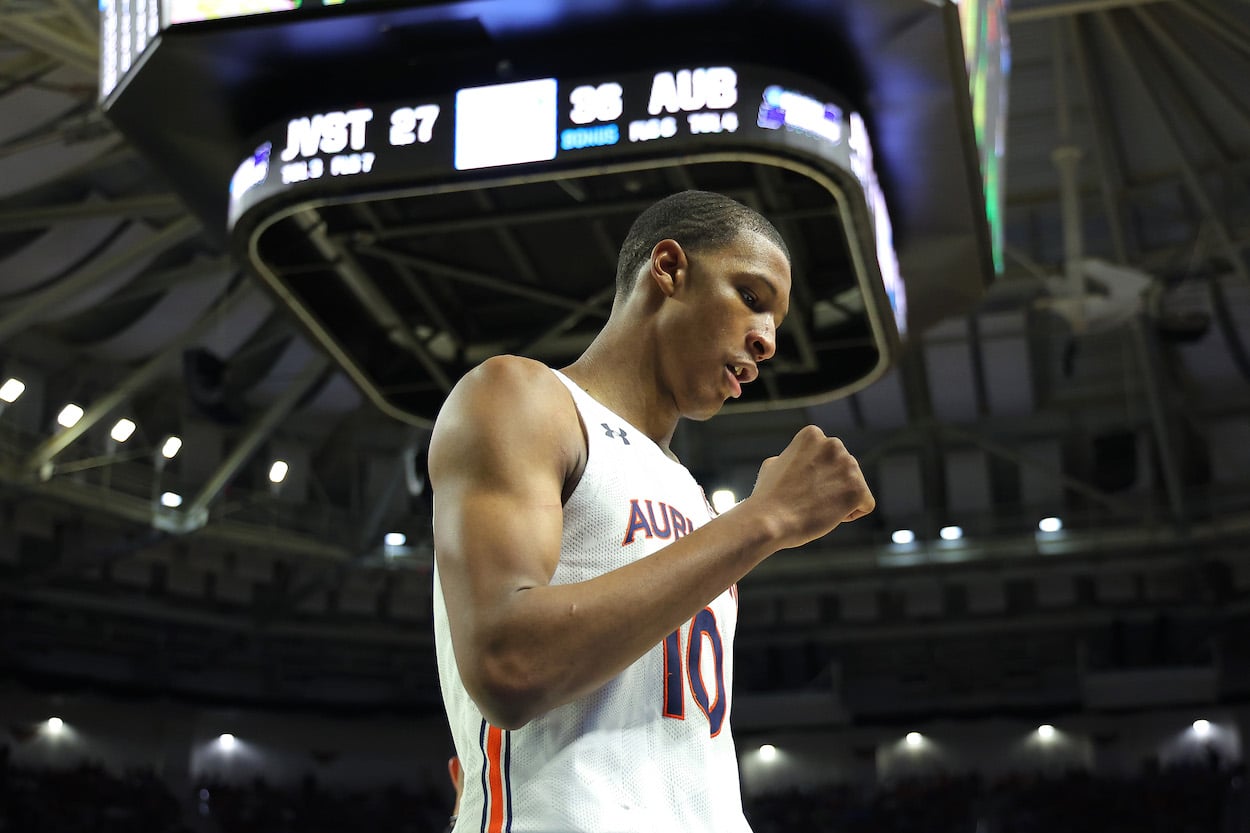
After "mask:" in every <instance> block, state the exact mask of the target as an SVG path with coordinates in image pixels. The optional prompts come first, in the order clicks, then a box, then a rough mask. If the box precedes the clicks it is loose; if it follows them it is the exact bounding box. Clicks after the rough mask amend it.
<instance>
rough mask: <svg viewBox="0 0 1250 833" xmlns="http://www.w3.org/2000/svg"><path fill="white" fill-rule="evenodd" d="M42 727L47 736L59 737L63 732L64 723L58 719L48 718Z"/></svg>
mask: <svg viewBox="0 0 1250 833" xmlns="http://www.w3.org/2000/svg"><path fill="white" fill-rule="evenodd" d="M43 725H44V727H45V728H46V729H47V730H48V734H49V735H59V734H61V732H64V731H65V721H64V720H62V719H61V718H59V717H49V718H48V722H47V723H45V724H43Z"/></svg>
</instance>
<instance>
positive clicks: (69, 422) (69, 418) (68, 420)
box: [56, 402, 82, 428]
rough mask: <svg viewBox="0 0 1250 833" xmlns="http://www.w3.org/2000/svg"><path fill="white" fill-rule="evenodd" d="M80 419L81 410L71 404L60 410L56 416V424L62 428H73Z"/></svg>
mask: <svg viewBox="0 0 1250 833" xmlns="http://www.w3.org/2000/svg"><path fill="white" fill-rule="evenodd" d="M80 419H82V408H81V407H80V406H78V405H75V404H74V403H73V402H71V403H69V404H68V405H66V406H65V407H64V408H62V409H61V412H60V413H59V414H57V415H56V422H57V424H58V425H60V426H61V427H62V428H73V427H74V426H75V425H77V424H78V420H80Z"/></svg>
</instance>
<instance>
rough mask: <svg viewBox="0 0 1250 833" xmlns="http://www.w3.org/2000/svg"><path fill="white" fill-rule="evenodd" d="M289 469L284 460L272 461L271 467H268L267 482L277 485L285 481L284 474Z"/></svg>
mask: <svg viewBox="0 0 1250 833" xmlns="http://www.w3.org/2000/svg"><path fill="white" fill-rule="evenodd" d="M289 469H290V467H289V466H288V465H287V464H286V460H274V461H273V465H272V466H270V467H269V482H270V483H273V484H274V485H277V484H279V483H281V482H282V481H283V480H286V473H287V471H288V470H289Z"/></svg>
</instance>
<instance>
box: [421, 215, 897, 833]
mask: <svg viewBox="0 0 1250 833" xmlns="http://www.w3.org/2000/svg"><path fill="white" fill-rule="evenodd" d="M789 296H790V262H789V254H788V250H787V249H786V246H785V243H784V242H783V241H782V239H781V236H780V235H779V234H778V233H777V231H776V229H774V228H773V227H772V225H771V224H770V223H769V222H768V221H767V220H765V219H764V218H763V217H761V216H760V215H758V214H757V213H755V212H754V211H752V210H750V209H749V208H747V207H745V206H743V205H741V204H739V203H737V202H734V201H733V200H730V199H728V198H726V197H723V196H720V195H717V194H710V193H705V192H694V191H687V192H684V193H681V194H677V195H674V196H672V197H668V198H666V199H663V200H661V201H659V202H658V203H656V204H655V205H653V206H652V207H650V208H648V209H647V210H646V211H644V212H643V213H642V215H641V216H639V217H638V219H637V220H636V221H635V223H634V225H633V228H632V229H631V230H630V232H629V235H628V237H627V238H626V240H625V243H624V245H623V246H622V248H621V255H620V260H619V263H618V267H617V294H616V298H615V301H614V303H613V306H612V311H611V315H610V317H609V320H608V322H607V324H606V325H605V326H604V328H603V330H602V331H601V332H600V333H599V335H598V336H597V337H596V338H595V340H594V342H593V343H592V344H591V345H590V346H589V347H588V348H587V350H586V352H585V353H584V354H583V355H582V356H581V357H580V358H579V359H578V360H577V361H576V362H574V363H573V364H571V365H569V366H568V367H566V368H564V369H563V370H561V371H558V372H557V371H554V370H552V369H549V368H547V367H545V366H543V365H541V364H539V363H537V362H533V361H530V360H528V359H524V358H518V357H512V356H506V357H497V358H493V359H490V360H488V361H486V362H484V363H483V364H482V365H480V366H479V367H477V368H475V369H474V370H473V371H471V372H470V373H468V374H467V375H466V376H465V377H464V378H463V379H462V380H461V381H460V383H459V384H458V385H457V386H456V387H455V389H454V390H453V391H452V393H451V395H450V396H449V397H448V400H447V402H446V404H445V405H444V407H443V410H442V412H441V413H440V414H439V417H438V420H437V423H436V425H435V428H434V434H433V437H432V440H431V445H430V457H429V469H430V479H431V483H432V485H433V489H434V500H435V512H434V542H435V552H436V565H435V576H434V622H435V635H436V644H437V649H438V664H439V676H440V680H441V684H442V690H443V700H444V704H445V706H446V709H447V716H448V720H449V723H450V725H451V730H452V735H453V738H454V741H455V745H456V752H457V754H458V755H459V757H460V760H461V762H462V763H463V765H464V769H465V789H464V795H463V797H462V799H461V804H460V813H459V816H458V820H457V825H456V827H455V830H456V833H467V832H468V831H478V832H479V833H487V832H488V831H489V833H503V831H511V833H678V831H681V833H747V831H749V827H748V825H747V822H746V820H745V818H744V817H743V814H742V801H741V795H740V792H739V781H738V768H737V759H736V756H735V753H734V746H733V740H732V738H731V735H730V731H729V718H730V712H731V706H732V704H731V700H730V696H731V690H732V680H733V636H734V627H735V625H736V621H737V614H738V604H737V589H736V582H737V581H738V580H739V579H740V578H742V577H743V576H744V575H746V574H747V573H748V572H749V571H750V570H751V568H753V567H754V566H755V565H757V564H759V563H760V562H761V561H763V560H764V559H765V558H768V557H769V556H770V555H772V554H773V553H776V552H777V551H779V550H783V549H787V548H792V547H798V546H801V545H803V544H806V543H807V542H809V541H812V540H814V539H816V538H819V537H821V536H823V535H825V534H826V533H828V532H829V531H830V530H832V529H833V528H834V527H836V526H837V525H838V524H840V523H844V522H846V521H851V520H855V519H856V518H859V517H862V516H863V515H866V514H867V513H869V512H871V511H872V509H873V507H874V505H875V504H874V500H873V497H872V495H871V493H870V492H869V490H868V487H867V486H866V484H865V483H864V478H863V475H862V474H861V472H860V469H859V465H858V463H856V461H855V459H854V458H853V457H852V456H851V455H850V454H849V453H848V452H847V450H846V449H845V447H844V446H843V445H842V443H841V442H839V441H838V440H837V439H830V438H828V437H826V436H825V435H824V434H823V433H822V432H821V431H820V430H819V429H817V428H816V427H814V426H808V427H807V428H804V429H803V430H801V431H800V432H799V433H798V435H797V436H795V438H794V440H793V441H792V442H791V443H790V445H789V446H788V447H787V448H786V449H785V450H784V451H783V452H782V453H781V455H780V456H778V457H774V458H771V459H769V460H767V461H765V462H764V464H763V466H762V467H761V468H760V473H759V477H758V480H757V482H756V485H755V489H754V491H753V492H752V494H751V495H750V496H749V497H748V498H746V499H745V500H743V501H742V502H741V503H740V504H738V505H737V506H736V507H734V508H733V509H731V510H729V511H728V512H726V513H724V514H723V515H720V516H719V517H715V518H714V517H713V514H714V513H713V511H712V510H711V509H710V508H709V506H708V504H707V501H706V499H705V497H704V495H703V491H702V489H701V488H700V487H699V485H698V484H697V483H696V482H695V481H694V479H693V478H692V477H691V475H690V473H689V472H688V471H687V470H686V469H685V467H683V466H682V465H681V463H680V462H679V461H678V460H677V458H676V457H675V456H674V454H673V452H672V451H671V450H670V448H669V445H670V442H671V441H672V438H673V432H674V430H675V429H676V427H677V423H678V420H680V419H681V418H683V417H686V418H690V419H700V420H702V419H707V418H709V417H711V416H712V415H713V414H715V413H716V412H717V411H718V410H720V408H721V406H722V405H723V404H724V402H725V400H726V399H729V398H731V397H737V396H739V395H740V394H741V392H742V386H743V385H746V384H749V383H750V382H751V381H753V380H754V379H755V378H756V376H757V375H758V373H759V365H760V364H761V363H762V362H765V361H767V360H768V359H769V358H771V357H772V355H773V351H774V349H775V346H776V341H775V339H776V331H777V327H778V326H779V325H780V324H781V321H782V319H783V318H785V316H786V312H787V309H788V307H789Z"/></svg>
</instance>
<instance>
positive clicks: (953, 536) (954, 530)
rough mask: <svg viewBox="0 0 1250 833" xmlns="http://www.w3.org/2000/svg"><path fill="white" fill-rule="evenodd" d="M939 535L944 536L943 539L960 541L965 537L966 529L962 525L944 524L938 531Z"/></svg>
mask: <svg viewBox="0 0 1250 833" xmlns="http://www.w3.org/2000/svg"><path fill="white" fill-rule="evenodd" d="M938 535H940V536H942V540H943V541H958V540H959V539H960V538H962V537H964V531H963V528H962V527H958V526H944V527H942V529H941V530H939V531H938Z"/></svg>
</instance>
